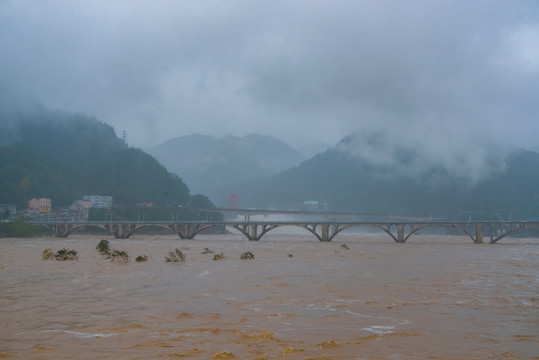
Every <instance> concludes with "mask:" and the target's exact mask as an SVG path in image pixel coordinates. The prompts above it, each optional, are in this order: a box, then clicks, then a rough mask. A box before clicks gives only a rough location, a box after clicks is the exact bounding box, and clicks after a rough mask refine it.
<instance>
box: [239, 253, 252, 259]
mask: <svg viewBox="0 0 539 360" xmlns="http://www.w3.org/2000/svg"><path fill="white" fill-rule="evenodd" d="M254 258H255V255H254V254H253V253H252V252H250V251H247V252H244V253H243V254H241V256H240V259H242V260H252V259H254Z"/></svg>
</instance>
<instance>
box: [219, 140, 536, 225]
mask: <svg viewBox="0 0 539 360" xmlns="http://www.w3.org/2000/svg"><path fill="white" fill-rule="evenodd" d="M354 141H358V140H357V138H356V137H355V136H350V137H346V138H344V139H343V140H342V141H341V142H340V143H339V144H338V145H337V146H335V147H333V148H331V149H329V150H327V151H326V152H324V153H321V154H318V155H316V156H314V157H313V158H311V159H309V160H307V161H305V162H303V163H302V164H300V165H299V166H296V167H294V168H291V169H289V170H287V171H284V172H281V173H279V174H277V175H274V176H270V177H266V178H264V179H260V180H257V181H252V182H248V183H242V184H239V185H235V186H228V187H225V188H222V189H220V190H219V191H217V192H215V193H214V194H212V199H213V200H214V202H216V203H217V204H218V205H224V204H226V203H227V201H228V197H229V194H231V193H236V194H237V197H238V198H239V206H240V207H255V208H257V207H258V208H280V209H299V208H302V207H304V202H305V201H317V202H318V203H319V204H323V207H324V208H327V209H328V210H332V211H350V212H357V213H378V214H395V215H417V216H429V215H432V216H436V217H450V218H468V217H469V216H472V217H473V218H474V219H476V220H477V219H478V218H481V217H484V218H486V217H489V218H493V217H501V218H503V219H508V218H513V219H529V218H539V186H538V184H539V154H538V153H535V152H530V151H525V150H520V149H512V150H511V151H509V152H507V153H503V156H502V154H501V153H500V154H497V152H496V150H491V151H489V152H485V153H486V154H487V155H486V157H485V159H484V162H483V163H479V162H478V163H477V164H476V168H477V169H481V170H482V171H483V173H482V174H475V173H474V171H470V174H468V175H465V172H463V171H462V172H459V171H457V170H456V169H454V168H452V167H450V166H443V165H444V164H443V163H442V164H440V165H439V166H436V165H433V164H428V160H427V156H428V154H427V155H426V154H420V153H418V152H414V151H412V150H410V149H399V148H396V150H395V154H393V156H394V157H396V159H395V158H394V159H393V160H391V161H390V160H388V159H389V157H387V158H384V157H383V156H382V155H380V154H379V153H380V152H381V151H382V149H377V150H379V151H378V154H379V157H378V158H376V161H375V160H374V158H373V159H369V158H368V157H367V156H363V157H361V156H358V154H355V153H354V152H352V151H349V149H350V146H351V145H354V147H355V148H357V147H356V146H355V145H357V144H354ZM359 141H365V139H360V140H359ZM368 141H371V142H374V143H376V142H377V140H376V139H368ZM363 145H365V144H364V143H363ZM371 145H373V144H372V143H371V144H370V146H371ZM359 148H360V149H363V150H365V149H366V148H365V147H364V148H361V147H359ZM374 148H375V149H376V146H375V147H374ZM370 149H371V150H372V146H371V147H370ZM405 150H406V151H405ZM366 153H368V151H364V152H363V155H365V154H366ZM375 153H376V152H375ZM498 155H499V156H498ZM487 169H488V171H487ZM472 170H473V169H472Z"/></svg>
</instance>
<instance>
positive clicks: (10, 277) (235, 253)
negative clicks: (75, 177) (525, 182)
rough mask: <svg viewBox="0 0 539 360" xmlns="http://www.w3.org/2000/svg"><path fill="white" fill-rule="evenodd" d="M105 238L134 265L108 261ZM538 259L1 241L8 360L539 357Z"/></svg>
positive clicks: (519, 252)
mask: <svg viewBox="0 0 539 360" xmlns="http://www.w3.org/2000/svg"><path fill="white" fill-rule="evenodd" d="M105 238H106V239H108V240H109V241H110V243H111V247H112V248H115V249H119V250H125V251H127V252H128V253H129V255H130V256H131V261H130V262H129V263H128V264H119V263H114V262H110V260H106V259H104V258H103V257H102V256H101V255H100V254H99V253H98V252H97V250H96V245H97V244H98V242H99V241H100V240H101V239H105ZM343 243H346V245H347V247H348V249H347V248H346V247H343V246H342V244H343ZM47 248H51V249H52V250H53V251H54V252H56V251H57V250H60V249H62V248H71V249H75V250H76V251H77V252H78V254H79V260H78V261H65V262H60V261H55V260H48V261H47V260H42V252H43V250H45V249H47ZM175 248H179V249H181V250H182V252H183V253H186V254H187V259H186V261H185V262H184V263H166V262H165V261H164V257H165V256H166V255H168V252H169V251H171V250H174V249H175ZM205 248H209V249H212V250H214V251H216V252H217V253H220V252H222V253H223V254H224V259H222V260H213V254H202V251H203V250H204V249H205ZM246 251H251V252H252V253H253V254H254V255H255V259H253V260H241V259H240V255H241V254H242V253H243V252H246ZM143 254H144V255H147V256H148V258H149V260H148V261H147V262H145V263H137V262H135V261H134V259H135V257H137V256H138V255H143ZM538 255H539V239H503V240H502V241H501V242H500V243H499V244H495V245H488V244H485V245H474V244H473V243H472V242H471V240H470V239H469V238H466V237H460V236H438V235H436V236H435V235H418V236H414V237H412V238H410V240H408V242H407V243H406V244H397V243H394V242H393V241H392V240H391V239H389V237H387V236H384V235H378V234H353V233H346V234H339V235H338V236H337V237H336V239H335V240H334V241H333V242H330V243H320V242H318V241H316V240H315V239H314V236H312V235H310V234H303V233H301V234H292V233H291V234H283V233H281V234H280V233H276V234H273V235H272V234H271V233H270V234H268V235H266V236H265V237H264V238H263V240H262V241H260V242H249V241H246V240H244V238H243V237H242V236H241V235H235V234H230V235H205V236H198V237H197V238H196V239H194V240H180V239H178V238H177V237H175V236H142V235H138V236H134V237H132V238H130V239H126V240H115V239H113V238H112V237H105V236H90V235H71V236H70V237H69V238H67V239H57V238H35V239H0V325H1V328H0V358H14V359H71V358H77V359H159V358H165V359H167V358H182V359H259V360H261V359H326V360H329V359H539V293H538V289H539V261H538Z"/></svg>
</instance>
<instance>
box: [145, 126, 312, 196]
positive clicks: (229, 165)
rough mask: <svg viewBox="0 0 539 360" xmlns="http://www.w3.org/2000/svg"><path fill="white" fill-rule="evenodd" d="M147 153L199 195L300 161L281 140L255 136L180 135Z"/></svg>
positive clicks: (298, 156)
mask: <svg viewBox="0 0 539 360" xmlns="http://www.w3.org/2000/svg"><path fill="white" fill-rule="evenodd" d="M147 151H148V153H150V154H151V155H153V156H154V157H155V158H156V159H157V160H159V161H160V162H161V163H162V164H163V165H165V166H166V167H167V169H168V170H169V171H171V172H173V173H176V174H178V175H180V176H182V178H183V179H184V181H185V182H186V183H187V184H188V186H189V188H190V189H192V191H193V192H200V193H209V192H211V191H212V190H214V189H216V188H218V187H222V186H224V185H226V184H231V183H239V182H244V181H249V180H253V179H257V178H261V177H264V176H268V175H272V174H276V173H278V172H279V171H282V170H285V169H287V168H290V167H292V166H294V165H297V164H298V163H299V162H300V161H301V160H302V159H303V158H302V155H301V154H300V153H299V152H298V151H296V150H294V149H293V148H291V147H290V146H288V145H287V144H285V143H284V142H282V141H281V140H278V139H275V138H273V137H270V136H263V135H256V134H251V135H247V136H244V137H236V136H227V137H224V138H221V139H218V138H215V137H212V136H207V135H190V136H183V137H177V138H173V139H170V140H168V141H166V142H165V143H163V144H161V145H158V146H155V147H153V148H150V149H147Z"/></svg>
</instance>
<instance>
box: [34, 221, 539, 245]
mask: <svg viewBox="0 0 539 360" xmlns="http://www.w3.org/2000/svg"><path fill="white" fill-rule="evenodd" d="M30 223H33V224H36V225H46V226H50V227H51V228H53V230H54V232H55V235H56V236H57V237H67V236H69V234H71V233H72V232H73V231H75V230H77V229H79V228H82V227H88V226H93V227H98V228H101V229H104V230H106V231H108V232H109V233H111V234H112V235H114V236H115V237H116V238H120V239H125V238H128V237H129V236H131V235H132V234H133V233H135V232H136V231H137V230H139V229H141V228H144V227H148V226H159V227H162V228H166V229H169V230H171V231H173V232H174V233H176V234H178V235H179V236H180V238H182V239H193V238H194V237H195V236H196V235H197V234H198V233H200V232H201V231H203V230H205V229H208V228H211V227H216V226H220V227H232V228H234V229H236V230H238V231H240V232H241V233H242V234H243V235H245V237H247V238H248V239H249V240H254V241H257V240H260V239H261V238H262V236H264V235H265V234H266V233H268V232H269V231H271V230H273V229H275V228H278V227H283V226H298V227H301V228H304V229H306V230H307V231H309V232H311V233H312V234H313V235H314V236H316V237H317V238H318V239H319V240H320V241H331V240H332V239H333V238H334V237H335V236H336V235H337V234H338V233H340V232H341V231H343V230H345V229H349V228H352V227H359V226H371V227H376V228H378V229H380V230H382V231H384V232H385V233H387V234H388V235H389V236H390V237H391V238H392V239H393V240H394V241H395V242H399V243H404V242H406V240H408V238H409V237H410V236H412V235H413V234H415V233H417V232H418V231H420V230H421V229H424V228H427V227H435V226H450V227H453V228H455V229H457V230H459V231H461V232H463V233H464V234H466V235H468V236H469V237H470V238H471V239H472V241H473V242H474V243H477V244H479V243H483V240H484V236H485V235H487V236H489V237H490V241H489V242H490V243H496V242H498V241H499V240H501V239H502V238H504V237H506V236H508V235H510V234H513V233H515V232H517V231H522V230H526V229H531V228H535V227H539V222H537V221H498V220H496V221H451V220H421V221H404V220H399V221H336V220H335V221H318V220H312V221H72V222H65V221H33V222H30Z"/></svg>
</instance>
